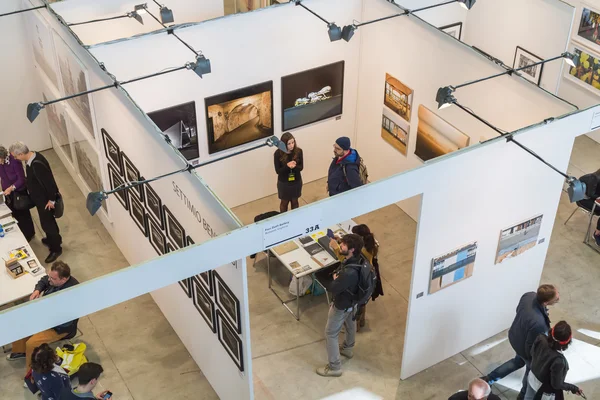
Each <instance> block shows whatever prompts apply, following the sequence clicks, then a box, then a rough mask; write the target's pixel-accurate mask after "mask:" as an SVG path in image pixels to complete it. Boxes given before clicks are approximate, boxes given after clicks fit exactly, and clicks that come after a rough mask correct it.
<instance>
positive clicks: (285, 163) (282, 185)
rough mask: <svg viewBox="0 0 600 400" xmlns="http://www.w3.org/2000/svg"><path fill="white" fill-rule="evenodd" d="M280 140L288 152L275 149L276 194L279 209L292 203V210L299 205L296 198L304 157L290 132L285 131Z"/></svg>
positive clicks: (299, 190)
mask: <svg viewBox="0 0 600 400" xmlns="http://www.w3.org/2000/svg"><path fill="white" fill-rule="evenodd" d="M281 141H282V142H283V143H285V144H286V145H287V149H288V152H289V153H285V152H283V151H281V150H279V149H278V150H276V151H275V154H274V155H273V158H274V160H273V162H274V165H275V172H276V173H277V194H278V195H279V200H281V203H280V205H279V211H280V212H282V213H283V212H286V211H287V210H288V205H289V204H290V203H292V210H293V209H295V208H298V207H299V203H298V199H299V198H300V196H302V176H301V175H300V173H301V172H302V169H303V168H304V157H303V154H302V149H301V148H300V147H298V143H296V139H295V138H294V136H293V135H292V134H291V133H289V132H285V133H284V134H283V135H281Z"/></svg>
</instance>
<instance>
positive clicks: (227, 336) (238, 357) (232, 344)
mask: <svg viewBox="0 0 600 400" xmlns="http://www.w3.org/2000/svg"><path fill="white" fill-rule="evenodd" d="M217 327H218V329H217V332H218V333H217V335H218V336H219V342H221V344H222V345H223V347H224V348H225V350H226V351H227V354H229V356H230V357H231V359H232V360H233V362H234V363H235V365H237V367H238V369H239V370H240V371H242V372H243V371H244V354H243V349H242V340H241V339H240V338H239V336H238V335H236V333H235V331H234V329H233V327H232V326H231V325H230V324H229V322H227V318H226V317H225V318H224V317H223V314H222V313H221V310H217Z"/></svg>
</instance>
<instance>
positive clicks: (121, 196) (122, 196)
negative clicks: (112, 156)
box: [106, 164, 129, 210]
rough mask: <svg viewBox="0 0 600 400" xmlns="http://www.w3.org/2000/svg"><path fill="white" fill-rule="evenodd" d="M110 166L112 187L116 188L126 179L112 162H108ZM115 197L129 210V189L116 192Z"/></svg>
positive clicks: (109, 172) (109, 174) (109, 176)
mask: <svg viewBox="0 0 600 400" xmlns="http://www.w3.org/2000/svg"><path fill="white" fill-rule="evenodd" d="M106 165H107V166H108V179H109V180H110V188H111V190H114V189H116V188H118V187H119V186H121V185H123V184H124V183H125V181H123V178H121V174H119V172H117V170H116V168H115V167H114V166H113V165H112V164H106ZM115 197H116V198H117V200H119V203H121V204H122V205H123V207H124V208H125V209H126V210H129V205H128V201H127V200H128V199H127V190H121V191H119V192H116V193H115Z"/></svg>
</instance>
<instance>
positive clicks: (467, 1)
mask: <svg viewBox="0 0 600 400" xmlns="http://www.w3.org/2000/svg"><path fill="white" fill-rule="evenodd" d="M457 1H458V2H459V3H460V5H461V6H462V7H463V8H464V9H465V10H470V9H471V8H472V7H473V6H474V5H475V1H476V0H457Z"/></svg>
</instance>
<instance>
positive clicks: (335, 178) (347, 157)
mask: <svg viewBox="0 0 600 400" xmlns="http://www.w3.org/2000/svg"><path fill="white" fill-rule="evenodd" d="M333 155H334V156H335V157H334V158H333V160H332V161H331V164H330V165H329V172H328V173H327V191H328V192H329V195H330V196H334V195H336V194H339V193H343V192H347V191H348V190H350V189H354V188H357V187H359V186H362V184H363V183H362V181H361V179H360V168H359V166H360V156H359V155H358V152H357V151H356V150H354V149H353V148H351V147H350V138H348V137H346V136H342V137H341V138H338V139H337V140H336V141H335V143H334V144H333Z"/></svg>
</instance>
